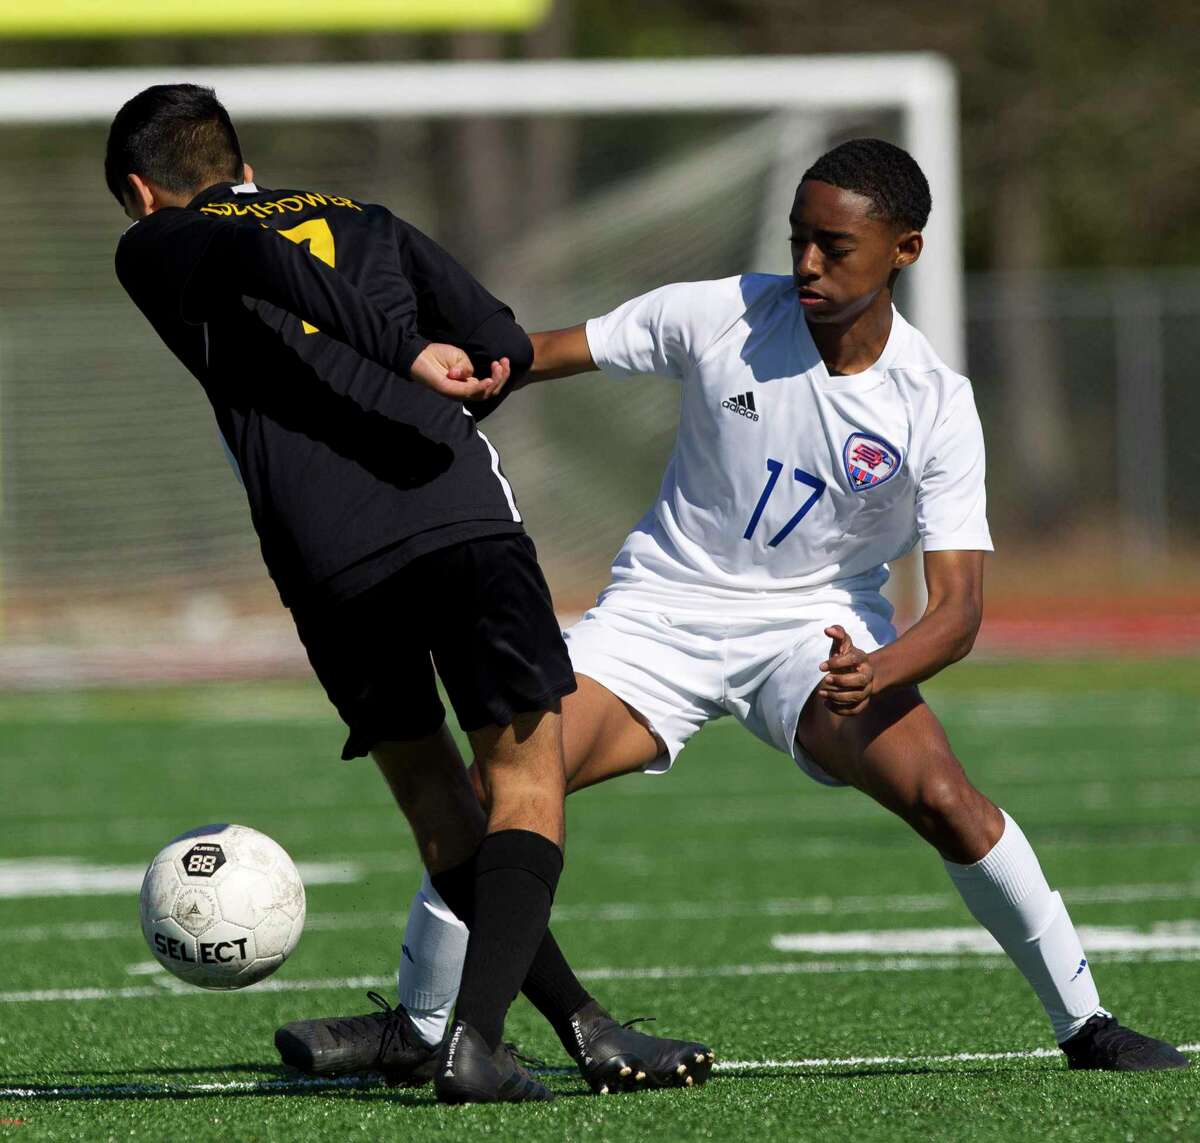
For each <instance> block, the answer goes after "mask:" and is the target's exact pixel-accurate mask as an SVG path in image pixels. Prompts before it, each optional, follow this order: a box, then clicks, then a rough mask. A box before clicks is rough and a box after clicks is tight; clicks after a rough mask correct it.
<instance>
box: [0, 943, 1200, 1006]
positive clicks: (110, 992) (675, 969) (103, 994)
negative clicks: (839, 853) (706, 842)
mask: <svg viewBox="0 0 1200 1143" xmlns="http://www.w3.org/2000/svg"><path fill="white" fill-rule="evenodd" d="M1197 961H1200V950H1195V949H1160V950H1151V951H1149V952H1142V953H1136V952H1114V953H1110V954H1107V955H1106V956H1105V957H1104V962H1103V963H1104V964H1125V963H1132V964H1178V963H1192V962H1197ZM1005 967H1006V965H1005V962H1004V959H1003V957H1002V956H999V955H998V956H995V957H986V958H983V957H981V956H980V955H978V954H976V955H973V956H966V957H942V958H937V959H933V958H930V957H922V956H912V957H891V958H886V959H884V958H873V959H864V960H808V961H778V962H767V963H760V964H717V965H650V966H646V967H642V968H623V967H622V968H615V967H605V968H589V969H583V970H582V971H581V972H580V973H579V977H580V979H581V980H665V981H677V980H709V979H714V978H729V977H757V976H813V975H816V976H823V975H832V976H837V975H842V974H849V973H875V974H878V973H884V972H950V971H958V970H962V969H970V970H974V971H976V972H978V971H980V970H983V971H990V970H993V969H1004V968H1005ZM151 979H152V980H154V982H155V983H154V985H153V986H147V985H142V986H133V987H128V988H43V989H30V990H23V991H11V992H0V1004H31V1003H53V1002H71V1001H78V1000H145V999H149V998H151V997H171V998H185V999H186V998H189V997H190V998H197V997H201V996H210V997H211V996H222V995H230V994H229V993H220V992H207V991H205V990H204V989H202V988H192V987H190V986H189V985H187V984H184V983H182V982H180V981H177V980H175V979H174V977H169V976H167V975H166V974H164V975H163V976H162V977H161V978H160V977H152V978H151ZM394 986H395V977H393V976H347V977H318V978H316V979H307V980H306V979H302V978H301V979H295V980H291V979H287V978H284V979H282V980H264V981H261V982H260V983H258V984H255V985H252V986H251V987H250V988H249V989H247V990H245V991H251V992H328V991H347V990H348V991H360V990H365V989H368V988H375V989H379V988H384V989H390V988H392V987H394Z"/></svg>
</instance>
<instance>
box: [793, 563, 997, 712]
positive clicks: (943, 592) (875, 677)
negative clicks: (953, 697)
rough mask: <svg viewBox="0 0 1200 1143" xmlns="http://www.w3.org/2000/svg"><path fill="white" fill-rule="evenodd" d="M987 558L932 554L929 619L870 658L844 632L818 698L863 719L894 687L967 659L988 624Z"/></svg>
mask: <svg viewBox="0 0 1200 1143" xmlns="http://www.w3.org/2000/svg"><path fill="white" fill-rule="evenodd" d="M983 556H984V553H983V552H981V551H980V552H976V551H957V552H926V553H925V585H926V587H927V589H928V592H929V602H928V604H927V605H926V607H925V614H924V615H922V616H921V618H920V619H919V620H918V621H917V622H916V623H914V624H913V625H912V627H910V628H909V629H908V630H907V631H906V632H905V633H904V634H903V635H901V636H900V638H899V639H897V640H896V641H895V642H894V643H891V644H889V645H888V646H887V647H881V648H880V649H879V650H878V651H872V652H871V653H869V654H868V653H867V652H865V651H863V650H862V649H861V648H858V647H855V646H854V644H853V642H852V641H851V639H850V636H849V635H847V634H846V632H845V630H844V629H843V628H841V627H836V626H835V627H829V628H826V631H825V634H826V635H828V636H829V637H830V639H832V640H833V646H832V648H831V650H830V655H829V659H828V660H827V661H826V662H824V663H822V664H821V670H823V671H825V672H826V675H825V677H824V678H823V679H822V680H821V683H820V685H819V686H818V687H817V695H818V697H819V698H821V699H823V700H824V702H825V704H826V706H828V707H829V709H830V710H832V711H834V712H835V713H837V714H845V715H852V714H861V713H862V712H863V711H864V710H866V708H867V705H868V704H869V703H870V701H871V697H872V696H873V695H876V694H878V693H879V692H880V691H882V690H886V689H887V688H888V687H896V686H903V685H905V684H911V683H920V682H924V680H925V679H928V678H932V677H933V676H934V675H936V674H937V673H938V671H940V670H942V669H943V668H944V667H948V666H949V665H950V664H951V663H954V662H957V661H958V660H959V659H962V658H964V657H965V656H966V655H967V654H968V653H969V652H970V650H971V648H972V647H973V646H974V645H975V636H976V634H977V633H978V631H979V624H980V622H981V620H982V618H983Z"/></svg>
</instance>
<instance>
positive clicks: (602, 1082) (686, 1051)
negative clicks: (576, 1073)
mask: <svg viewBox="0 0 1200 1143" xmlns="http://www.w3.org/2000/svg"><path fill="white" fill-rule="evenodd" d="M636 1023H638V1021H637V1020H630V1021H629V1023H627V1024H618V1023H617V1022H616V1021H615V1020H614V1019H613V1018H612V1017H611V1016H610V1015H609V1014H608V1013H607V1012H605V1011H604V1009H603V1008H601V1007H600V1005H599V1004H597V1003H596V1002H595V1001H594V1000H589V1001H588V1002H587V1003H586V1004H585V1005H584V1006H583V1007H582V1008H580V1009H579V1011H578V1012H576V1013H575V1015H574V1016H572V1017H571V1031H572V1032H573V1033H574V1036H575V1045H574V1047H573V1048H571V1049H570V1052H571V1055H572V1056H573V1057H574V1059H575V1062H576V1064H578V1065H579V1070H580V1071H581V1072H582V1073H583V1078H584V1079H585V1080H587V1082H588V1085H589V1086H590V1087H591V1089H592V1091H594V1092H596V1093H597V1094H599V1095H612V1094H615V1093H616V1092H621V1091H642V1090H644V1089H645V1088H653V1087H700V1086H701V1085H703V1083H704V1082H705V1080H707V1079H708V1073H709V1072H711V1071H712V1066H713V1059H714V1056H713V1053H712V1050H711V1049H709V1048H706V1047H705V1046H704V1045H703V1044H693V1043H689V1042H687V1041H685V1040H665V1039H662V1038H661V1037H659V1036H648V1035H647V1034H646V1033H645V1032H636V1031H634V1030H633V1028H632V1027H631V1026H630V1025H632V1024H636Z"/></svg>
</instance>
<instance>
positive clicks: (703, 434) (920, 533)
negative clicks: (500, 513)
mask: <svg viewBox="0 0 1200 1143" xmlns="http://www.w3.org/2000/svg"><path fill="white" fill-rule="evenodd" d="M587 339H588V344H589V346H590V348H591V353H592V358H593V360H594V361H595V362H596V364H597V365H598V366H599V367H600V368H601V369H603V370H604V371H605V372H606V373H610V374H615V375H617V376H632V375H636V374H645V373H656V374H659V375H662V376H666V377H674V378H676V379H677V380H679V381H681V382H682V383H683V385H682V400H681V408H680V416H679V433H678V436H677V438H676V442H675V450H674V452H673V454H672V456H671V460H670V463H669V464H668V465H667V470H666V473H665V474H664V476H663V481H662V488H661V490H660V491H659V496H658V500H657V502H656V503H655V504H654V505H653V507H651V509H650V510H649V511H648V512H647V513H646V515H645V516H644V517H643V518H642V520H641V522H640V523H639V524H638V525H637V526H636V527H635V528H634V530H633V531H632V532H631V533H630V535H629V537H628V539H627V540H626V541H625V544H624V546H623V547H622V549H621V551H620V553H619V554H618V556H617V559H616V562H615V564H614V566H613V581H614V582H613V588H614V589H618V590H619V589H620V588H621V587H623V586H627V587H633V586H636V587H638V588H639V589H641V590H646V589H652V590H656V591H657V590H661V591H666V592H668V593H676V594H678V595H679V596H680V597H686V596H691V595H693V592H692V591H691V590H689V589H690V588H694V587H699V586H703V588H704V589H705V592H706V593H707V594H709V595H712V594H714V593H716V594H717V595H718V596H721V597H724V598H728V599H731V600H733V599H752V600H754V601H756V602H757V604H759V605H761V604H762V603H765V602H767V599H764V596H769V597H775V598H778V599H782V598H784V596H785V594H786V593H790V592H795V591H804V592H807V591H810V590H818V589H827V588H834V589H843V588H844V589H846V590H848V591H851V592H857V591H862V590H873V589H877V588H878V587H879V586H881V585H882V583H883V582H884V581H885V580H886V578H887V564H888V562H889V561H891V560H894V559H896V558H898V557H899V556H902V555H903V554H904V553H905V552H907V551H909V549H911V548H912V547H913V546H914V544H916V543H917V542H918V541H920V542H921V543H923V544H924V547H925V549H926V550H927V551H939V550H941V551H945V550H954V549H976V550H984V551H990V550H991V548H992V542H991V537H990V535H989V533H988V525H987V517H986V510H985V498H984V448H983V432H982V429H981V427H980V424H979V416H978V414H977V412H976V410H975V402H974V398H973V396H972V393H971V385H970V382H969V381H967V379H966V378H965V377H962V376H960V375H959V374H957V373H955V372H953V370H951V369H949V368H948V367H947V366H946V365H945V364H943V363H942V361H941V360H940V359H939V358H938V356H937V354H936V353H934V351H933V349H932V347H931V346H930V345H929V343H928V341H926V340H925V338H924V337H923V336H922V335H921V334H920V333H919V332H918V331H917V330H916V329H914V328H913V327H912V326H910V325H909V324H908V322H906V321H905V320H904V319H903V318H902V317H901V316H900V315H899V314H898V313H896V312H895V311H894V310H893V313H892V330H891V335H890V336H889V338H888V341H887V345H886V346H885V347H884V350H883V353H882V354H881V355H880V357H879V360H878V361H876V362H875V364H874V365H873V366H872V367H871V368H870V369H868V370H867V371H866V372H864V373H858V374H854V375H852V376H841V377H838V376H831V375H830V374H829V372H828V370H827V369H826V368H825V364H824V362H823V361H822V360H821V356H820V354H819V353H818V352H817V349H816V346H815V345H814V343H813V340H812V337H811V335H810V334H809V331H808V324H807V322H806V320H805V317H804V313H803V310H802V308H801V306H800V305H799V304H798V302H797V300H796V297H795V294H794V291H793V285H792V280H791V278H790V277H781V276H777V275H767V274H747V275H743V276H741V277H735V278H724V279H721V280H720V281H711V282H688V283H681V284H678V285H670V286H664V287H662V288H661V289H658V290H654V291H652V292H651V293H649V294H645V295H643V296H642V297H640V298H634V299H633V300H632V301H629V302H626V303H625V304H624V305H622V306H619V307H618V308H617V309H615V310H613V311H612V312H611V313H609V314H606V315H605V316H603V317H598V318H593V319H592V320H591V321H589V322H588V323H587Z"/></svg>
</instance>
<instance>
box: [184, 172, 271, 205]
mask: <svg viewBox="0 0 1200 1143" xmlns="http://www.w3.org/2000/svg"><path fill="white" fill-rule="evenodd" d="M258 191H259V188H258V186H257V185H256V184H255V183H235V182H234V181H233V180H232V179H230V180H229V182H224V183H214V184H213V185H212V186H210V187H205V188H204V190H202V191H201V192H200V193H199V194H198V195H196V197H195V198H194V199H192V201H191V202H189V203H188V204H187V209H188V210H199V209H200V207H202V206H208V204H209V203H210V202H216V201H217V199H219V198H224V197H226V196H227V195H230V194H258Z"/></svg>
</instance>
